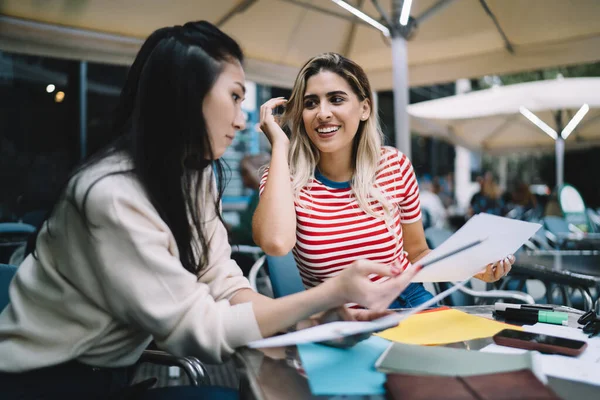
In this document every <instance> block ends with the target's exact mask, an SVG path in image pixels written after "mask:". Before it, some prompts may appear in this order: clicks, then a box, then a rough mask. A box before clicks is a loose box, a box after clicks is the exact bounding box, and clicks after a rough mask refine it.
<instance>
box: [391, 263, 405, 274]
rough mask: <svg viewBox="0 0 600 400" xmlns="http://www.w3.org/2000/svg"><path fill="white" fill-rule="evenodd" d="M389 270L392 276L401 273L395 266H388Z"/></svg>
mask: <svg viewBox="0 0 600 400" xmlns="http://www.w3.org/2000/svg"><path fill="white" fill-rule="evenodd" d="M390 269H391V270H392V274H394V275H400V273H401V272H402V270H401V269H400V268H398V267H396V266H395V265H390Z"/></svg>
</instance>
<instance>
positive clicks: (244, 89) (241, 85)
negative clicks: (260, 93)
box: [235, 81, 246, 94]
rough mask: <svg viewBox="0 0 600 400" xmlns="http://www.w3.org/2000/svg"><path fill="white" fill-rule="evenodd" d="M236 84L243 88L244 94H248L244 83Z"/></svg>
mask: <svg viewBox="0 0 600 400" xmlns="http://www.w3.org/2000/svg"><path fill="white" fill-rule="evenodd" d="M235 83H237V84H238V85H239V86H240V87H241V88H242V91H243V92H244V94H246V86H244V84H243V83H241V82H238V81H236V82H235Z"/></svg>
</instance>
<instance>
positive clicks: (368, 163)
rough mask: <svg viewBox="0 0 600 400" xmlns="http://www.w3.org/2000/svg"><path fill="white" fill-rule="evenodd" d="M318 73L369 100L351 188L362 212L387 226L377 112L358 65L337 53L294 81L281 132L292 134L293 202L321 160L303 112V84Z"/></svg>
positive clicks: (355, 150) (388, 217)
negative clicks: (380, 182) (328, 75)
mask: <svg viewBox="0 0 600 400" xmlns="http://www.w3.org/2000/svg"><path fill="white" fill-rule="evenodd" d="M321 71H330V72H333V73H335V74H338V75H339V76H341V77H342V78H344V79H345V80H346V82H348V84H349V85H350V87H351V88H352V90H353V92H354V94H356V96H358V99H359V101H364V100H368V102H369V105H370V115H369V117H368V119H367V120H366V121H360V124H359V126H358V132H357V133H356V136H355V138H354V144H353V149H352V159H353V167H354V171H353V174H352V179H351V181H350V186H351V187H352V190H353V191H354V194H355V196H356V200H357V202H358V204H359V206H360V207H361V208H362V209H363V210H364V211H365V212H367V213H368V214H370V215H372V216H374V217H376V218H379V219H384V220H385V221H386V223H388V222H390V221H391V220H392V215H393V213H392V207H391V204H390V202H389V201H388V200H387V199H386V198H385V196H384V195H383V193H382V191H381V190H380V189H379V188H378V187H377V185H376V183H375V177H376V174H377V168H378V166H379V160H380V158H381V146H382V142H383V134H382V133H381V129H380V127H379V118H378V116H377V112H376V111H375V110H374V107H373V95H372V92H371V85H370V83H369V80H368V78H367V75H366V74H365V72H364V71H363V69H362V68H361V67H360V66H359V65H358V64H356V63H355V62H354V61H352V60H349V59H347V58H346V57H344V56H341V55H339V54H336V53H324V54H320V55H318V56H315V57H313V58H311V59H310V60H309V61H308V62H307V63H306V64H305V65H304V66H303V67H302V69H301V70H300V73H299V74H298V76H297V77H296V82H295V83H294V88H293V89H292V94H291V96H290V98H289V100H288V102H287V105H286V110H285V113H284V115H283V119H282V122H283V126H284V129H288V130H289V131H290V133H291V136H290V151H289V161H290V173H291V176H292V187H293V190H294V195H295V197H296V201H297V202H298V203H299V204H303V202H302V201H301V199H300V191H301V190H302V188H303V187H305V186H306V185H307V184H308V182H310V180H311V179H313V178H314V171H315V168H316V167H317V164H318V163H319V158H320V154H319V150H318V149H317V148H316V146H315V145H314V144H313V143H312V142H311V141H310V139H309V137H308V134H307V133H306V129H305V127H304V123H303V120H302V112H303V110H304V93H305V91H306V82H307V81H308V79H309V78H310V77H312V76H314V75H317V74H318V73H319V72H321ZM374 200H375V201H374ZM377 204H379V205H381V206H382V207H383V213H378V212H376V211H375V208H376V206H377ZM388 226H389V225H388Z"/></svg>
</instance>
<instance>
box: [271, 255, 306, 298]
mask: <svg viewBox="0 0 600 400" xmlns="http://www.w3.org/2000/svg"><path fill="white" fill-rule="evenodd" d="M267 268H268V269H269V277H270V279H271V286H272V287H273V295H274V296H275V298H278V297H283V296H288V295H290V294H294V293H298V292H301V291H303V290H304V284H303V283H302V278H300V273H299V272H298V267H297V266H296V260H294V256H293V255H292V253H291V252H290V253H288V254H286V255H285V256H281V257H275V256H267Z"/></svg>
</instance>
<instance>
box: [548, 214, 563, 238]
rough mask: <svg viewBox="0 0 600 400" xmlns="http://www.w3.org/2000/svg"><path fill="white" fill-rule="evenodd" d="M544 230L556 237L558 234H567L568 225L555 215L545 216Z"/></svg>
mask: <svg viewBox="0 0 600 400" xmlns="http://www.w3.org/2000/svg"><path fill="white" fill-rule="evenodd" d="M543 222H544V228H546V229H547V230H548V231H550V232H552V233H553V234H555V235H557V234H559V233H569V224H568V223H567V221H566V220H565V219H564V218H562V217H557V216H555V215H547V216H545V217H544V218H543Z"/></svg>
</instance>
